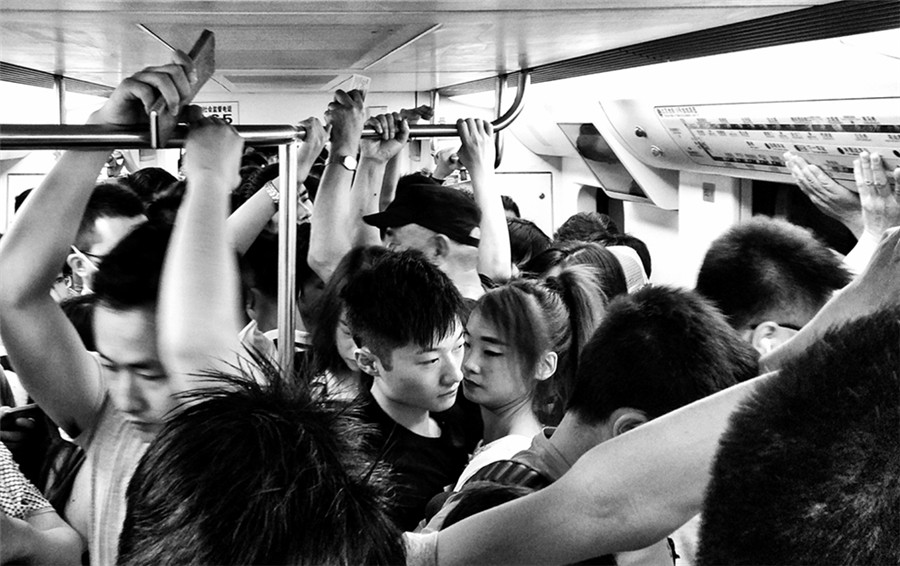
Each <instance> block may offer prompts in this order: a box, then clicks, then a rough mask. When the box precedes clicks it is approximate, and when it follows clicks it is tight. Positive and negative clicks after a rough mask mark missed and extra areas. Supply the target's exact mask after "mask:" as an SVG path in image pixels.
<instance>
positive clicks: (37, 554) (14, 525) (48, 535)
mask: <svg viewBox="0 0 900 566" xmlns="http://www.w3.org/2000/svg"><path fill="white" fill-rule="evenodd" d="M3 527H4V528H3V532H2V533H0V539H2V541H3V546H4V547H5V548H4V550H3V552H2V562H3V564H7V563H9V564H12V563H15V564H54V565H56V564H59V565H63V564H72V565H78V564H81V552H82V550H83V542H82V539H81V537H80V536H79V535H78V533H77V532H75V530H74V529H73V528H72V527H70V526H69V525H67V524H65V523H64V522H63V520H62V519H60V518H59V516H58V515H56V513H42V514H41V515H37V516H35V517H31V518H29V519H28V520H27V521H23V520H20V519H13V518H9V517H7V518H6V519H5V520H4V522H3Z"/></svg>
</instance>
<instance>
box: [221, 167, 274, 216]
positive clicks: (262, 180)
mask: <svg viewBox="0 0 900 566" xmlns="http://www.w3.org/2000/svg"><path fill="white" fill-rule="evenodd" d="M245 157H246V156H245ZM279 172H280V169H279V165H278V164H277V163H273V164H271V165H265V166H263V167H258V168H253V169H247V170H246V172H244V171H243V170H242V174H241V184H240V185H238V187H237V188H236V189H234V190H233V191H232V192H231V211H232V212H234V211H235V210H237V209H238V208H240V207H241V205H242V204H244V203H245V202H247V200H248V199H249V198H250V197H252V196H253V195H255V194H256V192H257V191H259V190H260V189H262V188H263V186H265V184H266V183H268V182H269V181H272V180H274V179H276V178H277V177H278V174H279Z"/></svg>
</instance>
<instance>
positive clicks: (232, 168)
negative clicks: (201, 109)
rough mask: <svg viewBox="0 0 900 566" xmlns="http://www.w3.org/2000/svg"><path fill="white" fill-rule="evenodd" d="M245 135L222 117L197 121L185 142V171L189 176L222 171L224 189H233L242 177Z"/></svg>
mask: <svg viewBox="0 0 900 566" xmlns="http://www.w3.org/2000/svg"><path fill="white" fill-rule="evenodd" d="M243 151H244V139H243V138H242V137H241V136H239V135H238V133H237V131H235V129H234V128H233V127H231V126H230V125H228V124H227V123H225V122H224V121H223V120H221V119H219V118H203V119H201V120H200V121H198V122H196V123H195V124H194V125H193V126H192V127H191V131H190V133H188V137H187V140H186V141H185V144H184V172H185V175H186V176H187V178H188V180H190V179H191V178H192V177H194V176H198V175H204V174H210V173H212V174H215V175H221V176H222V181H223V184H224V186H223V187H222V190H227V191H231V190H232V189H233V188H234V187H236V186H238V184H239V183H240V181H241V177H240V174H239V169H240V164H241V154H242V153H243Z"/></svg>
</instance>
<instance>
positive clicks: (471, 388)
mask: <svg viewBox="0 0 900 566" xmlns="http://www.w3.org/2000/svg"><path fill="white" fill-rule="evenodd" d="M463 393H464V394H465V396H466V399H468V400H470V401H472V402H473V403H477V404H478V405H481V406H483V407H485V408H486V409H488V410H492V411H497V410H501V409H503V408H504V407H510V406H513V405H515V404H518V403H521V402H522V401H523V400H527V399H528V398H530V396H531V388H530V384H529V383H527V381H526V379H525V377H524V376H523V375H522V370H521V364H520V363H519V359H518V352H517V351H516V350H515V348H513V346H512V345H510V344H507V343H505V342H504V341H503V340H501V339H500V334H499V333H498V332H497V330H496V328H495V327H494V325H493V324H491V323H490V322H488V321H487V320H485V319H484V318H483V317H482V316H481V314H480V313H479V312H478V310H477V309H476V310H474V311H473V312H472V314H471V315H470V316H469V321H468V323H467V324H466V354H465V358H464V359H463Z"/></svg>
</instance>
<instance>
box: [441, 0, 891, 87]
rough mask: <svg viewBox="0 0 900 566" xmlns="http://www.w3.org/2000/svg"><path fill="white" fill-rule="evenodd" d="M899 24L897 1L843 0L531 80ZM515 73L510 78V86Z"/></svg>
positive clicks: (643, 46) (590, 60) (609, 54)
mask: <svg viewBox="0 0 900 566" xmlns="http://www.w3.org/2000/svg"><path fill="white" fill-rule="evenodd" d="M897 27H900V0H866V1H857V0H843V1H841V2H834V3H831V4H825V5H822V6H813V7H810V8H804V9H802V10H796V11H793V12H787V13H784V14H778V15H775V16H767V17H765V18H758V19H756V20H750V21H746V22H739V23H735V24H729V25H724V26H719V27H716V28H711V29H707V30H702V31H697V32H691V33H686V34H682V35H677V36H673V37H667V38H665V39H658V40H654V41H648V42H646V43H640V44H637V45H631V46H628V47H622V48H618V49H611V50H609V51H602V52H600V53H594V54H592V55H585V56H582V57H576V58H574V59H568V60H565V61H559V62H556V63H549V64H547V65H541V66H539V67H535V68H534V69H532V76H531V81H532V83H542V82H549V81H555V80H561V79H568V78H572V77H578V76H584V75H590V74H596V73H605V72H609V71H618V70H621V69H628V68H632V67H641V66H643V65H653V64H656V63H665V62H668V61H680V60H684V59H694V58H697V57H706V56H709V55H718V54H721V53H731V52H735V51H744V50H748V49H759V48H762V47H773V46H776V45H785V44H788V43H798V42H805V41H814V40H819V39H829V38H833V37H844V36H848V35H855V34H860V33H868V32H875V31H883V30H888V29H894V28H897ZM516 81H517V73H513V74H511V75H510V76H509V84H510V85H514V84H515V83H516ZM495 84H496V80H495V79H493V78H491V79H483V80H479V81H473V82H470V83H463V84H459V85H454V86H450V87H446V88H442V89H439V92H440V94H441V95H443V96H456V95H460V94H471V93H474V92H483V91H486V90H493V89H494V87H495Z"/></svg>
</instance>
